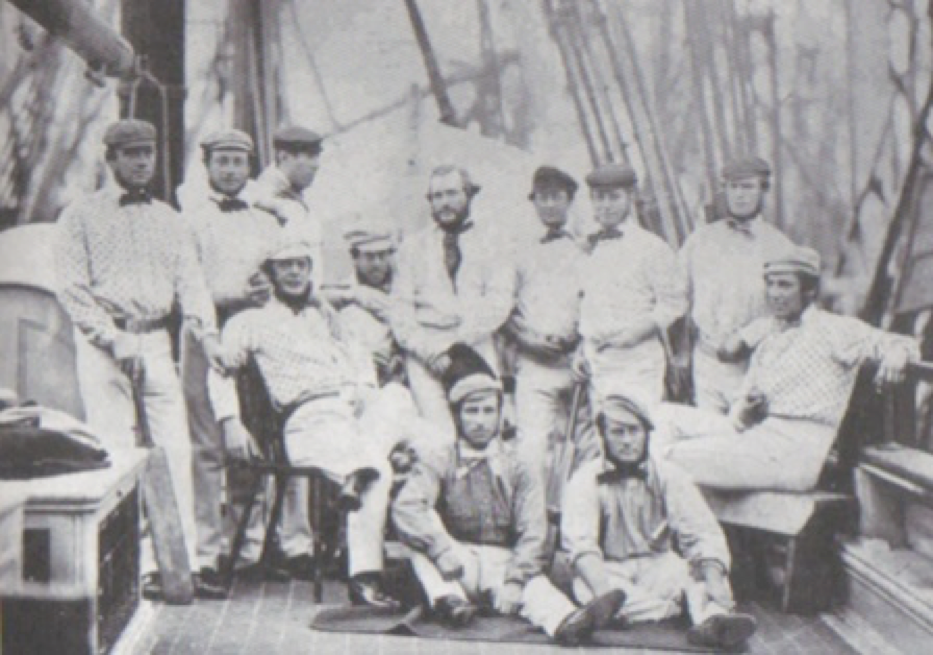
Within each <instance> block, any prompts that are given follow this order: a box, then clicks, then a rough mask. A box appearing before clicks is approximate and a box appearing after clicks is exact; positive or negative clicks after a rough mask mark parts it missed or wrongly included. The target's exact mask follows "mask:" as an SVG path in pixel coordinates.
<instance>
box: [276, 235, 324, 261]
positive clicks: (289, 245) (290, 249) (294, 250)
mask: <svg viewBox="0 0 933 655" xmlns="http://www.w3.org/2000/svg"><path fill="white" fill-rule="evenodd" d="M305 257H307V258H308V259H310V260H313V259H314V257H313V251H312V249H311V244H309V243H308V242H307V241H305V240H303V239H302V238H300V237H299V236H298V235H296V234H290V233H287V232H286V233H285V234H283V235H282V236H281V237H280V238H279V240H278V241H276V243H275V245H273V246H272V248H271V249H270V250H269V254H268V255H267V256H266V260H267V261H280V260H283V259H303V258H305Z"/></svg>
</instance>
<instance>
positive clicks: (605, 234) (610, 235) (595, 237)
mask: <svg viewBox="0 0 933 655" xmlns="http://www.w3.org/2000/svg"><path fill="white" fill-rule="evenodd" d="M622 236H623V234H622V231H621V230H619V229H617V228H614V227H610V228H606V229H605V230H600V231H599V232H595V233H594V234H591V235H590V236H589V237H587V240H588V241H589V242H590V246H591V247H594V248H595V247H596V244H597V243H599V242H600V241H609V240H610V239H621V238H622Z"/></svg>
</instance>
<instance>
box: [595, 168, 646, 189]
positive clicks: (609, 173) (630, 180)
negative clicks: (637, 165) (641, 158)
mask: <svg viewBox="0 0 933 655" xmlns="http://www.w3.org/2000/svg"><path fill="white" fill-rule="evenodd" d="M586 183H587V184H588V185H589V187H590V188H591V189H617V188H623V189H630V188H632V187H634V186H635V185H636V184H638V175H637V174H636V173H635V170H634V169H632V168H631V167H629V166H626V165H625V164H603V165H602V166H598V167H597V168H596V170H594V171H593V172H592V173H590V174H589V175H587V176H586Z"/></svg>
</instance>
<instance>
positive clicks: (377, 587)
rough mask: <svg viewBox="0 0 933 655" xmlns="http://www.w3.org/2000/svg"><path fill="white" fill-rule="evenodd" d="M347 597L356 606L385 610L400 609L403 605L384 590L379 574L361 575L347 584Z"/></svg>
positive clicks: (354, 577)
mask: <svg viewBox="0 0 933 655" xmlns="http://www.w3.org/2000/svg"><path fill="white" fill-rule="evenodd" d="M347 595H348V596H349V597H350V602H351V603H353V604H354V605H368V606H369V607H381V608H384V609H399V608H400V607H401V606H402V605H401V603H399V602H398V601H397V600H396V599H394V598H392V596H390V595H389V594H387V593H386V592H385V591H383V589H382V576H380V575H379V574H378V573H359V574H357V575H354V576H353V577H352V578H350V581H349V582H348V583H347Z"/></svg>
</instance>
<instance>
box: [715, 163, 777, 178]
mask: <svg viewBox="0 0 933 655" xmlns="http://www.w3.org/2000/svg"><path fill="white" fill-rule="evenodd" d="M770 176H771V166H770V165H769V164H768V162H766V161H765V160H764V159H762V158H761V157H738V158H736V159H733V160H731V161H730V162H728V163H727V164H726V165H725V166H723V167H722V177H723V179H724V180H741V179H744V178H747V177H760V178H763V179H767V178H769V177H770Z"/></svg>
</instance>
